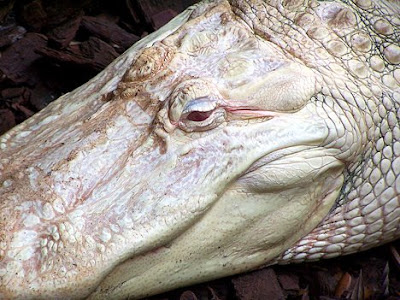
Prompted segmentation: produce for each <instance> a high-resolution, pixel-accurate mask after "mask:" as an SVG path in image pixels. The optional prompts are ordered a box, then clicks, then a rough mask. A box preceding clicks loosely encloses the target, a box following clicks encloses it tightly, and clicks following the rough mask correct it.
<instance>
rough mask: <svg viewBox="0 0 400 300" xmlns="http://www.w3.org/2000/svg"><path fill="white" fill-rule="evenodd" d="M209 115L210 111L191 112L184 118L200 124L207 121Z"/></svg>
mask: <svg viewBox="0 0 400 300" xmlns="http://www.w3.org/2000/svg"><path fill="white" fill-rule="evenodd" d="M211 114H212V111H192V112H191V113H189V114H188V115H187V116H186V119H188V120H189V121H194V122H201V121H205V120H207V119H208V117H209V116H211Z"/></svg>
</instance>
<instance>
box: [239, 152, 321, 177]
mask: <svg viewBox="0 0 400 300" xmlns="http://www.w3.org/2000/svg"><path fill="white" fill-rule="evenodd" d="M304 147H307V148H310V149H311V148H314V146H302V145H297V146H291V147H288V148H282V149H279V150H277V151H274V152H273V153H270V154H267V155H266V156H263V157H262V158H260V159H258V160H256V161H255V162H254V163H253V164H252V165H251V166H250V167H249V168H248V169H247V171H246V172H245V173H243V174H242V175H241V176H240V178H241V177H244V176H247V175H249V174H251V173H253V172H255V171H257V170H259V169H260V168H262V167H264V166H266V165H268V164H270V163H272V162H275V161H278V160H280V159H282V158H283V157H285V156H288V155H293V154H296V153H300V152H303V151H304V150H305V149H304Z"/></svg>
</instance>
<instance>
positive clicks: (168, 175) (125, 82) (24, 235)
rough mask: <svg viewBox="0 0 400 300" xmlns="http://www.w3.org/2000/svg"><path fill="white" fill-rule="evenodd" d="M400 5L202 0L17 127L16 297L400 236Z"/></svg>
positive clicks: (9, 245)
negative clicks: (99, 72)
mask: <svg viewBox="0 0 400 300" xmlns="http://www.w3.org/2000/svg"><path fill="white" fill-rule="evenodd" d="M399 13H400V6H399V2H398V1H371V0H357V1H354V2H352V1H344V2H338V1H321V2H317V1H313V0H310V1H303V0H282V1H278V0H271V1H261V0H231V1H224V0H218V1H205V2H202V3H199V4H198V5H195V6H193V7H190V8H189V9H188V10H186V11H185V12H183V13H182V14H181V15H179V16H178V17H177V18H176V19H174V20H173V21H172V22H171V23H169V24H168V25H167V26H165V27H164V28H162V29H161V30H159V31H157V32H156V33H154V34H152V35H150V36H148V37H146V38H145V39H143V40H141V41H140V42H138V43H137V44H136V45H134V46H133V47H132V48H131V49H130V50H128V51H127V52H126V53H125V54H124V55H122V56H121V57H120V58H118V59H117V60H116V61H115V62H114V63H112V64H111V65H110V66H109V67H108V68H107V69H106V70H105V71H103V72H102V73H101V74H99V75H98V76H97V77H95V78H94V79H93V80H91V81H90V82H89V83H87V84H85V85H84V86H82V87H80V88H78V89H76V90H75V91H73V92H71V93H69V94H66V95H64V96H62V97H61V98H60V99H58V100H57V101H56V102H55V103H53V104H51V105H49V107H47V108H46V109H44V110H43V111H41V112H40V113H38V114H37V115H35V116H33V117H32V118H31V119H29V120H27V121H26V122H24V123H23V124H21V125H19V126H17V127H16V128H14V129H12V130H11V131H9V132H8V133H6V134H5V135H3V136H2V137H1V138H0V148H1V155H0V158H1V160H0V162H1V164H0V178H1V181H0V186H1V188H0V195H1V201H0V298H2V299H9V298H20V299H29V298H50V297H51V298H58V299H66V298H85V297H89V299H98V298H107V299H118V298H122V299H123V298H127V297H129V298H130V299H131V298H140V297H144V296H146V295H150V294H155V293H159V292H162V291H165V290H168V289H172V288H175V287H179V286H184V285H189V284H192V283H195V282H200V281H205V280H210V279H213V278H217V277H222V276H227V275H231V274H235V273H240V272H244V271H246V270H250V269H254V268H257V267H259V266H261V265H265V264H272V263H277V262H281V263H286V262H299V261H304V260H314V259H320V258H328V257H333V256H337V255H342V254H348V253H352V252H356V251H360V250H364V249H367V248H370V247H373V246H375V245H378V244H381V243H384V242H388V241H391V240H393V239H396V238H397V237H399V236H400V228H399V227H400V200H399V195H400V175H399V173H400V157H399V155H400V140H399V138H400V127H399V118H400V67H399V64H400V46H399V42H400V19H399Z"/></svg>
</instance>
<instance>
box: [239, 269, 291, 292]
mask: <svg viewBox="0 0 400 300" xmlns="http://www.w3.org/2000/svg"><path fill="white" fill-rule="evenodd" d="M232 282H233V285H234V288H235V290H236V295H237V297H238V299H240V300H253V299H285V296H284V293H283V291H282V288H281V286H280V285H279V282H278V278H277V276H276V274H275V271H274V270H273V269H272V268H265V269H262V270H258V271H254V272H251V273H248V274H245V275H243V276H240V277H236V278H234V279H232Z"/></svg>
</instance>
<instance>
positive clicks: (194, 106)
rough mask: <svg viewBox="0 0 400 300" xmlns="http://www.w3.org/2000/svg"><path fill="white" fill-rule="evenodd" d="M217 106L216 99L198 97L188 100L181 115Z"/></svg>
mask: <svg viewBox="0 0 400 300" xmlns="http://www.w3.org/2000/svg"><path fill="white" fill-rule="evenodd" d="M216 107H217V101H216V100H215V99H210V98H208V97H200V98H196V99H193V100H191V101H189V102H188V103H187V104H186V106H185V107H184V109H183V111H182V116H184V115H187V114H189V113H191V112H193V111H200V112H206V111H211V110H214V109H215V108H216Z"/></svg>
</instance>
